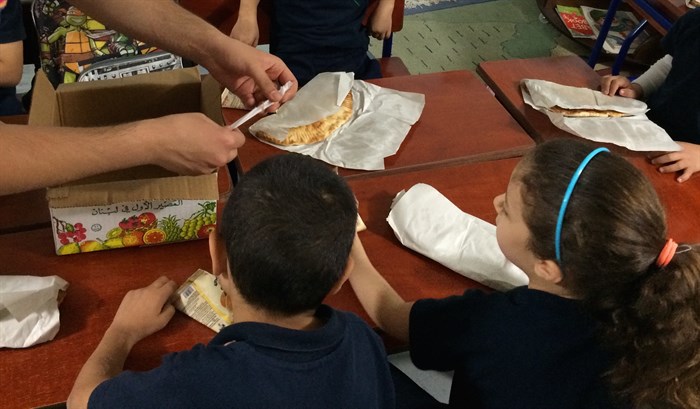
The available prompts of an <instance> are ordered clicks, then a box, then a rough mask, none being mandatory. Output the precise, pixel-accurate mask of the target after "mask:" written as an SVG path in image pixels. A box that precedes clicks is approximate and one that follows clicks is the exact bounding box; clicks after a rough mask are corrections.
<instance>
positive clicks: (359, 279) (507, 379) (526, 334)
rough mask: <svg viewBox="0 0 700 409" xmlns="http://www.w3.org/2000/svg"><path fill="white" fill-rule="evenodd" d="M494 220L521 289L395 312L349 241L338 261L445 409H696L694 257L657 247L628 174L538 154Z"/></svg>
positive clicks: (699, 363)
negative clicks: (445, 400)
mask: <svg viewBox="0 0 700 409" xmlns="http://www.w3.org/2000/svg"><path fill="white" fill-rule="evenodd" d="M610 175H615V177H614V178H611V177H610ZM494 207H495V208H496V210H497V213H498V216H497V218H496V225H497V228H496V232H497V233H496V235H497V239H498V244H499V247H500V248H501V250H502V251H503V253H504V254H505V256H506V257H507V258H508V259H509V260H510V261H512V262H513V263H514V264H515V265H517V266H518V267H520V268H521V269H522V270H523V271H524V272H525V273H526V274H527V275H528V277H529V284H528V286H527V287H518V288H515V289H514V290H511V291H508V292H505V293H498V292H496V293H491V294H485V293H483V292H481V291H479V290H468V291H466V292H465V293H464V294H463V295H461V296H454V297H449V298H446V299H441V300H436V299H424V300H418V301H415V302H406V301H404V300H403V299H402V298H401V297H400V296H399V295H398V294H397V293H396V292H395V291H394V290H393V289H392V288H391V286H390V285H389V284H388V283H387V282H386V280H384V279H383V277H382V276H381V275H380V274H379V273H378V272H377V271H376V270H375V269H374V267H373V266H372V264H371V262H370V261H369V259H368V258H367V255H366V254H365V252H364V249H363V248H362V245H361V243H360V241H359V239H357V238H356V241H355V246H354V248H353V250H352V253H351V256H352V257H353V259H354V260H355V269H354V270H353V272H352V274H351V277H350V282H351V284H352V287H353V289H354V290H355V293H356V294H357V296H358V298H359V299H360V301H361V303H362V305H363V307H364V308H365V309H366V310H367V312H368V313H369V315H370V317H372V319H373V320H374V321H375V322H376V323H377V324H378V325H379V326H380V327H381V328H382V329H384V330H385V331H387V332H388V333H389V334H391V335H394V336H396V337H398V338H400V339H403V340H408V341H409V347H410V353H411V359H412V361H413V362H414V364H415V365H416V366H417V367H419V368H421V369H434V370H440V371H448V370H454V378H453V383H452V389H451V395H450V406H451V407H465V408H472V409H473V408H533V409H535V408H537V409H542V408H569V409H571V408H612V407H618V406H619V407H628V406H630V405H632V407H635V408H641V407H647V406H646V405H649V406H648V407H655V408H656V407H659V408H660V407H663V408H690V407H693V408H698V407H700V390H699V389H698V385H700V348H698V345H700V329H699V327H700V252H698V249H697V248H695V247H691V246H689V245H681V246H678V244H676V243H675V242H673V240H670V239H668V238H667V236H666V223H665V220H664V211H663V208H662V206H661V204H660V202H659V199H658V197H657V195H656V192H655V191H654V188H653V187H652V186H651V184H650V183H649V181H648V180H646V178H645V177H644V176H643V175H642V174H641V172H639V170H637V169H636V168H634V167H633V166H632V165H630V164H629V163H628V162H627V161H625V160H624V159H623V158H621V157H618V156H616V155H613V154H611V153H609V152H607V149H604V148H598V149H593V148H592V147H591V146H590V145H588V144H586V143H583V142H579V141H575V140H571V139H561V140H554V141H550V142H546V143H543V144H541V145H538V146H537V147H536V148H535V149H534V150H532V151H531V152H530V153H528V154H527V155H526V156H525V157H523V159H522V161H521V162H520V163H519V164H518V166H517V167H516V169H515V170H514V171H513V174H512V176H511V180H510V182H509V184H508V189H507V191H506V193H505V194H503V195H500V196H498V197H496V198H495V199H494Z"/></svg>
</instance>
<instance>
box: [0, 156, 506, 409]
mask: <svg viewBox="0 0 700 409" xmlns="http://www.w3.org/2000/svg"><path fill="white" fill-rule="evenodd" d="M516 163H517V159H508V160H504V161H497V162H487V163H483V164H465V165H461V166H458V167H452V168H444V169H435V170H430V171H422V172H420V171H419V172H409V173H401V174H396V175H384V176H382V177H377V178H372V179H369V178H367V179H363V178H360V179H355V180H352V181H350V185H351V187H352V188H353V190H354V191H355V193H356V195H357V198H358V200H359V203H360V210H359V211H360V214H361V216H362V217H363V219H364V221H365V224H366V225H367V230H366V231H364V232H362V233H360V236H361V238H362V240H363V242H364V245H365V247H366V249H367V252H368V254H369V256H370V257H371V258H372V260H373V261H374V262H375V263H376V266H377V268H378V269H379V270H380V271H382V273H383V274H384V275H385V276H386V277H387V280H388V281H389V282H390V283H391V284H392V285H394V286H395V288H396V289H397V291H398V292H399V294H401V295H402V296H403V297H405V298H406V299H418V298H424V297H444V296H447V295H452V294H460V293H461V292H463V291H464V290H465V289H466V288H470V287H481V286H480V285H479V284H477V283H475V282H473V281H471V280H469V279H467V278H465V277H463V276H461V275H459V274H456V273H454V272H452V271H449V270H448V269H447V268H445V267H443V266H441V265H439V264H437V263H436V262H434V261H432V260H430V259H427V258H426V257H423V256H421V255H419V254H417V253H414V252H413V251H411V250H409V249H407V248H405V247H403V246H402V245H401V244H400V243H399V242H398V240H397V239H396V238H395V237H394V234H393V232H392V231H391V229H390V227H389V226H388V224H387V222H386V220H385V219H386V216H387V214H388V213H389V208H390V204H391V200H392V198H393V197H394V195H395V194H396V193H397V192H398V191H399V190H401V189H405V188H409V187H410V186H412V185H413V184H415V183H418V182H424V183H430V184H432V185H433V186H435V187H436V188H438V189H440V191H442V192H443V193H444V194H445V195H446V196H447V197H448V198H450V200H454V201H455V202H456V203H460V204H461V205H462V206H463V209H464V210H465V211H469V212H470V213H472V214H475V215H478V216H480V217H482V218H484V219H486V220H488V221H490V222H493V220H494V218H495V211H494V210H493V206H492V204H491V203H492V199H493V196H494V195H496V194H498V193H500V192H501V191H502V190H503V189H504V188H505V185H506V183H507V181H508V177H509V175H510V171H511V169H512V167H513V166H515V164H516ZM0 260H3V267H2V270H1V272H0V274H6V275H9V274H12V275H25V274H26V275H37V276H47V275H54V274H55V275H58V276H60V277H62V278H64V279H65V280H67V281H68V282H69V283H70V287H69V288H68V293H67V296H66V298H65V300H64V301H63V304H62V305H61V306H60V311H61V329H60V331H59V333H58V335H57V336H56V338H55V339H54V340H52V341H50V342H47V343H44V344H41V345H37V346H34V347H31V348H27V349H5V350H0V361H1V362H2V365H0V378H1V379H2V384H3V399H1V400H0V408H3V409H4V408H8V409H9V408H19V407H22V408H24V407H34V406H39V405H48V404H52V403H56V402H61V401H64V400H65V399H66V398H67V396H68V393H69V392H70V389H71V387H72V384H73V381H74V380H75V377H76V376H77V374H78V372H79V370H80V368H81V367H82V365H83V364H84V363H85V361H86V360H87V358H88V357H89V355H90V354H91V353H92V351H93V350H94V348H95V346H96V345H97V343H98V342H99V340H100V339H101V337H102V335H103V333H104V331H105V330H106V329H107V327H108V325H109V323H110V322H111V319H112V317H113V316H114V313H115V312H116V310H117V307H118V306H119V303H120V302H121V299H122V298H123V296H124V294H125V293H126V292H127V291H129V290H130V289H133V288H137V287H142V286H145V285H148V284H149V283H151V282H152V281H153V280H154V279H155V278H157V277H158V276H160V275H162V274H165V275H168V276H169V277H171V278H172V279H174V280H175V281H177V282H184V281H185V279H186V278H187V277H188V276H189V275H190V274H192V273H193V272H194V271H195V270H196V269H197V268H204V269H208V268H209V266H210V259H209V254H208V248H207V243H206V241H204V240H199V241H191V242H184V243H176V244H169V245H163V246H153V247H142V248H125V249H118V250H112V251H102V252H94V253H85V254H80V255H71V256H56V255H55V254H54V252H53V245H52V238H51V230H50V229H39V230H31V231H24V232H19V233H14V234H4V235H0ZM327 303H328V304H330V305H332V306H334V307H336V308H340V309H344V310H349V311H353V312H356V313H358V314H359V315H360V316H362V317H363V318H364V319H366V320H368V321H369V318H368V316H367V315H366V314H365V313H364V311H363V310H362V307H361V306H360V304H359V302H358V301H357V299H356V297H355V295H354V293H353V292H352V289H351V288H350V286H349V285H345V286H344V287H343V289H342V290H341V291H340V292H339V293H338V294H336V295H334V296H332V297H330V298H329V299H328V300H327ZM213 335H214V334H213V332H212V331H211V330H209V329H208V328H206V327H205V326H203V325H201V324H199V323H197V322H195V321H194V320H192V319H190V318H188V317H186V316H184V315H183V314H181V313H177V314H176V315H175V317H174V318H173V320H172V321H171V323H170V324H169V325H168V326H167V327H166V328H165V329H164V330H162V331H160V332H158V333H157V334H155V335H153V336H151V337H148V338H146V339H145V340H143V341H142V342H140V343H139V344H137V345H136V347H135V348H134V350H133V352H132V353H131V355H130V356H129V359H128V360H127V362H126V368H128V369H135V370H145V369H149V368H152V367H155V366H157V365H158V364H159V362H160V358H161V356H162V355H164V354H166V353H168V352H173V351H178V350H184V349H189V348H191V347H192V345H194V344H195V343H198V342H203V343H206V342H207V341H208V340H209V339H210V338H211V337H212V336H213ZM37 368H41V370H38V369H37Z"/></svg>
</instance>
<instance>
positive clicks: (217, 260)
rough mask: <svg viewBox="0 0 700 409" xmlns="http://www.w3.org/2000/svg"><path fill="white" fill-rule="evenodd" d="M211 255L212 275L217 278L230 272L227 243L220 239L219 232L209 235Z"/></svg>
mask: <svg viewBox="0 0 700 409" xmlns="http://www.w3.org/2000/svg"><path fill="white" fill-rule="evenodd" d="M209 255H210V256H211V273H212V274H214V275H215V276H218V275H220V274H224V275H225V274H226V273H227V272H228V254H227V252H226V243H224V241H223V240H222V239H221V238H220V237H219V234H218V232H216V231H212V232H211V233H210V234H209Z"/></svg>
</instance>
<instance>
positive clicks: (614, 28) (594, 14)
mask: <svg viewBox="0 0 700 409" xmlns="http://www.w3.org/2000/svg"><path fill="white" fill-rule="evenodd" d="M581 11H582V12H583V16H584V17H585V18H586V20H587V21H588V24H590V25H591V28H593V33H595V35H596V37H597V36H598V33H600V27H601V26H602V25H603V21H604V20H605V15H606V14H607V13H608V11H607V10H605V9H598V8H594V7H588V6H581ZM638 25H639V20H637V17H635V15H634V14H632V12H631V11H624V10H617V11H616V12H615V18H614V19H613V21H612V24H610V31H608V36H607V37H606V38H605V42H604V43H603V50H605V51H606V52H608V53H610V54H618V53H619V52H620V48H622V43H623V42H624V41H625V38H627V36H628V35H629V34H631V33H632V31H634V29H635V28H636V27H637V26H638ZM648 37H649V35H648V34H647V33H645V32H644V31H642V32H641V33H640V34H639V35H638V36H637V38H636V39H635V40H634V41H633V42H632V44H631V45H630V48H629V52H628V53H629V54H632V53H634V51H635V50H636V49H637V47H638V46H639V45H640V44H641V43H643V42H644V41H645V40H646V39H647V38H648Z"/></svg>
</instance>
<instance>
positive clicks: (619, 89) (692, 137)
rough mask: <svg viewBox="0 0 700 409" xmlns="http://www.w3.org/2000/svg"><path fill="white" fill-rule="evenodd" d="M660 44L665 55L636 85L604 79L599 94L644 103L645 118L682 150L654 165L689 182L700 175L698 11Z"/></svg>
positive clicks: (625, 80)
mask: <svg viewBox="0 0 700 409" xmlns="http://www.w3.org/2000/svg"><path fill="white" fill-rule="evenodd" d="M661 45H662V46H663V48H664V49H665V51H666V53H667V54H666V56H664V57H663V58H662V59H660V60H659V61H657V62H656V63H655V64H654V65H652V66H651V67H650V68H649V69H648V70H647V71H646V72H644V74H642V75H641V76H639V78H637V79H636V80H634V81H633V82H630V80H629V79H628V78H627V77H625V76H622V75H615V76H612V75H606V76H605V77H603V79H602V84H601V91H602V92H603V93H605V94H607V95H621V96H623V97H627V98H635V99H645V100H646V102H647V105H648V106H649V112H647V116H648V117H649V119H651V120H652V121H654V122H655V123H656V124H658V125H659V126H660V127H662V128H664V129H665V130H666V132H668V134H669V135H670V136H671V138H673V139H674V140H676V141H680V142H679V145H681V148H682V150H681V151H679V152H671V153H667V154H664V155H660V156H658V157H656V158H654V159H653V160H652V163H653V164H655V165H659V171H660V172H662V173H673V172H679V171H680V172H681V174H680V175H679V176H678V178H677V180H678V182H685V181H686V180H688V179H689V178H690V176H691V175H692V174H693V173H696V172H698V171H700V10H693V11H689V12H688V13H686V14H685V15H683V17H681V18H680V19H678V21H677V22H676V23H675V24H674V25H673V27H671V29H670V30H669V32H668V34H667V35H666V36H665V37H664V38H663V40H662V42H661Z"/></svg>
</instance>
